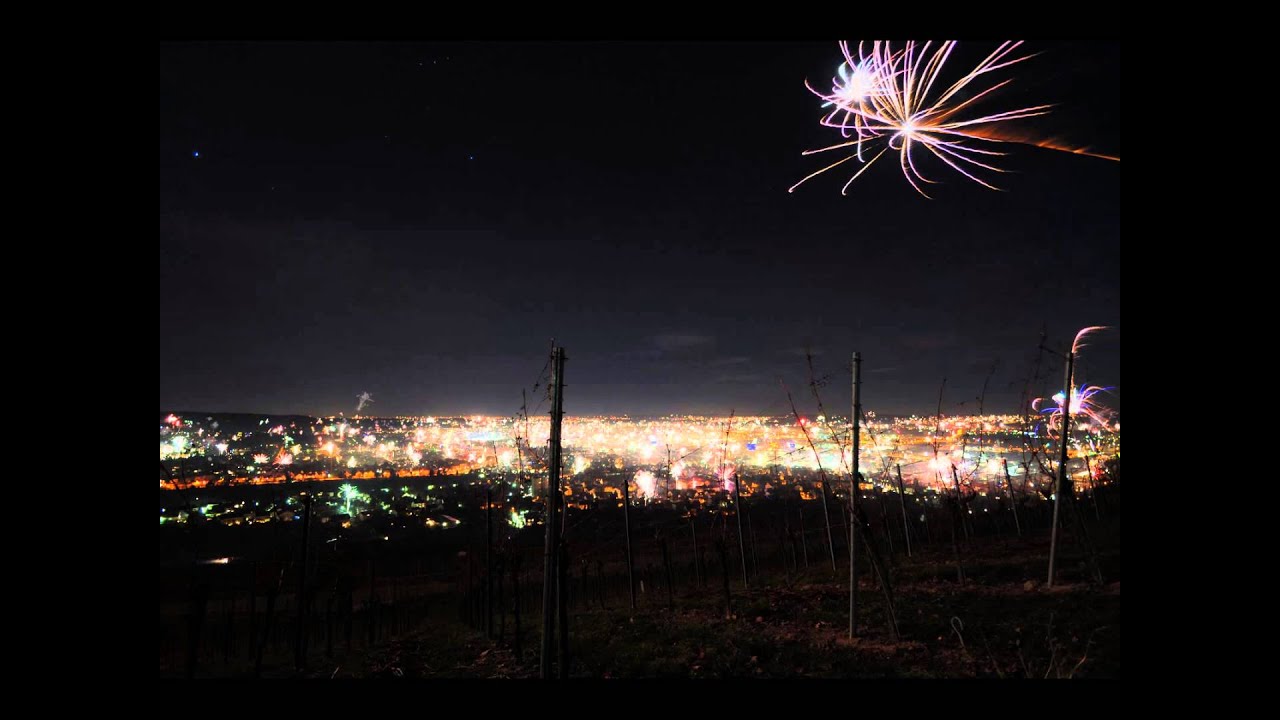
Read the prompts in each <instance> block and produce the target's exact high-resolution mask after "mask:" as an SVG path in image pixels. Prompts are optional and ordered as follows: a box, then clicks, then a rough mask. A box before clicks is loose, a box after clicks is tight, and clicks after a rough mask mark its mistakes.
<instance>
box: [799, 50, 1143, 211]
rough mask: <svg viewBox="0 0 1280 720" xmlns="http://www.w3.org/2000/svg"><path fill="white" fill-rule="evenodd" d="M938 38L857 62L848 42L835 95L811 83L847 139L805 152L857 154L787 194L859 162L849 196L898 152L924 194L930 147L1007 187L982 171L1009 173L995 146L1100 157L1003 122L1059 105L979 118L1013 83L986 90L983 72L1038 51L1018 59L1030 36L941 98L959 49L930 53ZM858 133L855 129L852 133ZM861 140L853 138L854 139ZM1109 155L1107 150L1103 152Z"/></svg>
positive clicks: (956, 165) (829, 119)
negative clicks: (990, 98)
mask: <svg viewBox="0 0 1280 720" xmlns="http://www.w3.org/2000/svg"><path fill="white" fill-rule="evenodd" d="M931 45H933V41H929V42H926V43H924V44H923V45H917V43H915V42H914V41H911V42H907V43H906V45H905V47H904V48H902V49H900V50H896V51H895V50H893V49H892V47H891V46H890V43H889V42H881V41H876V42H874V43H872V46H871V52H870V54H869V55H868V54H866V53H865V52H864V45H863V44H861V43H860V44H859V45H858V53H857V59H855V58H854V56H853V54H852V53H851V52H850V51H849V46H848V44H847V43H841V45H840V49H841V51H842V53H843V54H844V57H845V59H844V62H843V63H841V64H840V65H839V67H838V68H837V77H835V78H832V89H831V91H830V92H825V93H824V92H820V91H818V90H816V89H814V88H813V86H811V85H809V83H808V82H807V81H806V82H805V86H806V87H807V88H809V90H810V92H813V93H814V94H815V95H817V96H818V97H820V98H822V100H823V107H824V108H827V107H830V108H832V109H831V111H830V112H828V113H827V114H826V115H825V116H824V117H823V119H822V121H821V124H822V125H823V126H825V127H832V128H837V129H839V130H840V132H841V135H842V136H843V137H845V138H846V142H843V143H838V144H836V145H830V146H827V147H824V148H818V149H816V150H807V151H805V152H804V154H805V155H813V154H816V153H821V152H827V151H830V150H847V149H848V148H851V147H852V148H853V151H852V152H851V153H850V154H849V155H847V156H846V157H844V158H841V159H840V160H837V161H835V162H834V163H831V164H830V165H827V166H826V167H824V168H822V169H820V170H818V171H816V172H814V173H811V174H809V175H807V176H805V177H804V178H803V179H802V180H800V182H798V183H796V184H795V185H792V186H791V187H790V188H789V189H788V190H787V192H794V191H795V189H796V188H798V187H800V185H802V184H803V183H804V182H806V181H807V180H809V179H811V178H814V177H816V176H818V175H821V174H822V173H824V172H826V171H828V170H831V169H832V168H835V167H836V166H838V165H841V164H843V163H846V162H848V161H849V160H853V159H855V158H856V159H857V160H858V161H859V162H862V163H864V164H863V166H862V167H861V168H860V169H859V170H858V171H857V172H856V173H854V174H853V176H852V177H850V178H849V181H848V182H846V183H845V185H844V187H843V188H842V189H841V191H840V192H841V194H842V195H844V194H848V190H849V186H850V185H852V184H853V181H854V180H856V179H857V178H858V176H860V175H861V174H862V173H863V172H865V171H866V170H867V168H869V167H871V166H872V165H873V164H874V163H875V161H876V160H879V159H880V157H881V156H882V155H884V154H885V153H886V152H888V151H890V150H892V151H894V152H895V153H897V155H898V164H899V166H900V167H901V169H902V174H903V175H904V176H905V177H906V178H907V182H909V183H911V186H912V187H913V188H915V190H916V192H918V193H920V194H921V195H923V196H924V197H926V198H927V197H929V195H928V194H927V193H926V192H925V191H924V189H923V188H922V187H921V184H933V183H936V182H937V181H936V180H930V179H929V178H926V177H925V176H924V175H923V174H921V172H920V170H919V168H918V167H917V165H916V156H915V155H913V152H912V151H913V150H919V149H920V148H923V149H924V150H926V151H928V152H929V153H930V154H932V155H933V156H934V157H936V158H938V159H939V160H941V161H942V162H944V163H946V164H947V165H948V166H950V167H951V168H952V169H953V170H955V171H956V172H958V173H960V174H961V175H964V176H965V177H967V178H969V179H970V180H972V181H974V182H976V183H978V184H979V185H982V186H984V187H988V188H991V189H992V190H999V189H1000V188H998V187H996V186H995V185H992V184H991V183H990V182H988V181H986V180H984V179H982V178H981V177H979V176H978V175H976V174H975V173H976V172H978V169H979V168H981V169H983V170H989V171H992V172H1005V171H1004V170H1002V169H1000V168H998V167H996V166H994V165H991V164H990V163H991V162H993V161H994V160H993V158H995V157H998V156H1002V155H1005V154H1006V153H1003V152H998V151H996V150H993V149H989V148H990V146H991V145H994V144H998V143H1008V142H1016V143H1022V144H1029V145H1036V146H1038V147H1046V148H1050V149H1054V150H1063V151H1065V152H1073V153H1078V154H1087V155H1093V153H1088V152H1085V151H1084V150H1080V149H1071V148H1066V147H1065V146H1060V145H1057V144H1054V143H1050V142H1034V141H1031V140H1026V139H1018V138H1015V137H1013V136H1012V135H1007V134H1005V135H1002V134H1001V132H1002V131H1001V129H1000V128H999V126H1000V124H1001V123H1005V122H1007V121H1009V120H1018V119H1022V118H1029V117H1035V116H1038V115H1044V114H1046V113H1048V112H1049V109H1050V108H1051V107H1053V106H1052V105H1034V106H1029V107H1023V108H1019V109H1016V110H1007V111H1004V112H997V113H991V114H988V115H980V116H976V117H973V116H971V114H970V113H971V107H970V106H972V105H973V104H974V103H976V102H977V101H978V100H980V99H981V98H983V97H984V96H986V95H988V94H989V93H991V92H993V91H995V90H998V89H999V88H1002V87H1004V86H1006V85H1008V84H1009V83H1011V82H1012V80H1011V79H1006V80H1003V81H1000V82H998V83H995V84H993V85H990V86H989V87H986V88H985V89H984V88H981V83H979V82H978V80H979V78H981V77H982V76H984V75H986V74H988V73H991V72H995V71H997V70H1000V69H1003V68H1007V67H1009V66H1011V65H1015V64H1017V63H1020V62H1022V61H1024V60H1027V59H1029V58H1031V57H1034V55H1023V56H1020V57H1012V58H1011V57H1010V55H1012V54H1013V52H1014V50H1016V49H1017V48H1018V47H1019V46H1020V45H1022V41H1017V42H1014V41H1005V42H1003V43H1001V44H1000V46H999V47H998V48H996V50H995V51H994V52H992V53H991V54H990V55H988V56H987V57H986V59H984V60H983V61H982V62H980V63H978V65H977V66H976V67H975V68H974V69H973V70H970V71H969V72H968V73H966V74H965V75H963V76H962V77H961V78H960V79H959V80H957V81H956V82H955V83H953V84H952V85H950V86H948V87H947V88H946V90H942V91H941V92H939V93H937V94H936V95H932V96H931V93H932V92H933V91H934V90H935V88H939V89H940V88H942V87H943V83H939V82H938V79H939V76H940V74H941V72H942V68H943V65H944V64H945V63H946V61H947V58H948V57H949V56H950V55H951V52H952V50H953V49H954V48H955V46H956V41H954V40H948V41H945V42H942V43H941V44H940V45H939V46H938V47H937V49H936V50H934V51H933V53H932V54H930V52H929V48H930V46H931ZM851 133H852V134H851ZM850 137H853V139H852V140H849V139H848V138H850ZM871 141H883V143H882V144H883V147H881V149H880V151H879V152H877V153H876V154H875V155H874V156H872V158H871V159H870V160H865V159H864V158H863V144H864V143H866V142H871ZM1095 156H1096V157H1106V158H1108V159H1113V160H1119V158H1109V157H1108V156H1105V155H1095Z"/></svg>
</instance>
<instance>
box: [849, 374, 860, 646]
mask: <svg viewBox="0 0 1280 720" xmlns="http://www.w3.org/2000/svg"><path fill="white" fill-rule="evenodd" d="M861 429H862V353H860V352H855V353H854V354H853V428H852V431H853V459H852V462H851V463H850V468H851V470H850V472H849V491H850V495H849V502H850V503H851V505H850V506H849V509H850V512H849V515H850V517H849V637H850V638H852V637H853V633H854V630H855V628H856V627H857V625H858V561H857V557H858V531H857V529H856V527H855V526H856V525H857V523H858V451H859V450H860V441H861V438H860V437H859V435H860V434H861V432H860V431H861Z"/></svg>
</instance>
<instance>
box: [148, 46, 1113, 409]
mask: <svg viewBox="0 0 1280 720" xmlns="http://www.w3.org/2000/svg"><path fill="white" fill-rule="evenodd" d="M995 45H996V43H986V42H972V43H966V42H963V41H962V42H961V43H960V46H959V49H958V51H957V53H956V54H954V55H953V57H952V59H950V60H949V61H948V63H947V67H948V68H950V69H951V70H952V71H953V72H954V71H959V70H963V69H968V67H966V66H972V65H973V64H974V63H976V61H978V60H980V59H981V58H982V57H983V56H985V55H986V53H988V52H990V51H991V50H992V49H994V47H995ZM1026 49H1027V50H1028V51H1032V52H1036V51H1038V52H1041V53H1042V54H1041V55H1039V56H1037V57H1035V58H1033V59H1032V60H1029V61H1027V62H1025V63H1022V64H1020V65H1018V66H1016V67H1014V68H1010V69H1008V70H1005V71H1001V72H1000V73H997V74H996V79H997V80H999V79H1004V78H1006V77H1014V78H1016V79H1015V81H1014V83H1013V84H1012V85H1011V86H1010V87H1008V88H1006V89H1004V90H1002V91H1001V92H1000V93H999V94H996V95H993V96H991V98H989V102H984V104H983V105H982V106H981V107H982V108H983V109H988V110H991V111H999V110H1005V109H1013V108H1016V107H1021V106H1024V105H1030V104H1039V103H1045V102H1054V103H1059V107H1058V108H1056V109H1055V111H1054V112H1053V113H1052V114H1051V115H1050V116H1047V117H1043V118H1036V119H1034V120H1028V121H1024V124H1023V125H1020V126H1019V128H1020V129H1023V130H1025V131H1027V132H1028V133H1030V134H1034V135H1036V136H1038V137H1042V138H1046V139H1047V138H1062V139H1063V140H1064V141H1066V142H1069V143H1073V144H1075V145H1090V146H1092V147H1093V148H1094V149H1095V150H1097V151H1099V152H1103V153H1107V154H1111V155H1121V156H1122V148H1121V147H1120V137H1119V130H1118V110H1117V109H1116V108H1117V107H1118V98H1117V96H1118V92H1119V90H1118V87H1119V85H1120V83H1118V82H1114V79H1115V78H1116V77H1118V76H1119V74H1120V51H1119V47H1118V46H1116V45H1107V44H1099V43H1083V44H1069V43H1063V42H1054V43H1044V42H1042V43H1028V45H1027V46H1026ZM841 59H842V56H841V55H840V51H839V48H838V47H837V44H836V42H835V41H834V40H833V41H831V42H810V43H785V44H784V43H747V42H741V43H725V42H720V43H694V42H681V43H656V44H648V43H635V42H626V43H622V42H618V43H584V42H579V43H554V44H552V43H452V44H440V43H412V44H411V43H377V44H354V43H340V44H337V43H288V44H207V43H197V44H167V45H162V46H161V48H160V406H161V409H162V410H186V411H227V412H263V413H277V414H278V413H300V414H317V415H319V414H336V413H338V412H346V413H347V414H351V413H352V412H353V411H354V409H355V406H356V403H357V396H358V395H359V394H360V393H361V392H364V391H367V392H369V393H371V394H372V396H373V399H374V403H373V405H371V406H370V407H369V409H368V410H367V411H366V412H372V413H375V414H384V415H392V414H436V415H449V414H464V413H465V414H471V413H486V414H501V415H509V414H512V413H514V412H515V411H516V410H518V409H519V407H520V390H521V388H522V387H523V388H527V387H530V386H532V384H533V382H534V381H535V380H536V379H537V377H538V373H539V371H540V370H541V369H542V368H543V366H544V365H545V362H546V355H547V352H548V350H549V348H550V344H551V339H552V338H554V339H555V340H556V342H557V343H558V344H561V345H563V346H565V348H566V354H567V357H568V362H567V368H566V383H567V385H568V389H567V391H566V396H565V411H566V414H567V415H569V416H572V415H585V414H600V413H611V414H623V413H626V414H632V415H647V414H666V413H677V412H698V413H714V414H724V415H727V414H728V413H729V412H730V410H734V411H736V412H737V413H738V414H739V415H742V414H757V413H767V414H785V413H786V412H787V411H788V410H789V407H788V405H787V401H786V396H785V394H784V393H783V391H782V389H781V387H780V385H779V383H778V378H779V377H780V376H781V377H783V378H784V379H785V380H786V382H787V384H788V385H789V386H790V387H791V390H792V392H793V394H795V395H796V396H797V397H798V398H800V397H805V396H806V393H807V389H806V388H805V387H804V385H805V382H806V374H807V371H806V365H805V357H804V354H805V348H806V347H810V348H812V350H813V352H814V354H815V363H816V366H817V371H818V374H819V375H821V376H829V380H830V383H831V385H830V387H828V388H827V389H826V390H825V391H824V393H825V394H824V400H825V401H826V402H827V403H828V404H829V405H830V406H833V407H834V408H840V409H841V410H842V411H843V412H847V408H848V403H849V390H848V377H849V375H848V367H849V354H850V353H851V352H852V351H853V350H860V351H861V352H862V354H863V358H864V362H863V380H864V392H863V398H864V403H865V405H866V407H867V409H870V410H875V411H878V412H880V413H886V414H888V413H895V414H896V413H902V414H905V413H918V414H932V413H933V412H934V411H935V409H936V405H937V402H938V390H939V385H940V383H941V382H942V379H943V377H946V378H947V381H946V398H945V404H944V410H945V411H947V412H967V411H973V412H976V411H977V398H978V395H979V393H980V391H981V389H982V385H983V382H984V378H986V377H987V375H988V373H989V372H990V371H991V368H992V366H993V364H994V363H997V361H998V365H997V366H996V372H995V375H994V376H993V377H992V379H991V382H990V386H989V388H988V390H987V396H986V409H987V410H988V411H993V410H994V411H1000V412H1014V411H1016V410H1017V409H1018V404H1019V399H1020V397H1021V395H1022V392H1023V382H1024V380H1025V378H1026V377H1027V375H1028V373H1029V372H1030V369H1031V363H1032V361H1033V360H1034V359H1035V356H1036V353H1037V350H1036V348H1037V345H1038V344H1039V341H1040V334H1041V332H1042V330H1043V331H1047V333H1048V342H1049V343H1050V344H1055V345H1058V346H1064V345H1066V344H1068V343H1069V342H1070V339H1071V337H1072V336H1073V335H1074V333H1075V331H1076V330H1078V329H1079V328H1081V327H1084V326H1087V325H1110V326H1113V327H1114V329H1113V330H1110V331H1107V332H1104V333H1102V334H1100V335H1098V336H1097V338H1096V340H1095V341H1094V342H1093V344H1092V345H1091V346H1090V347H1089V348H1088V349H1086V350H1085V352H1084V358H1083V360H1082V364H1081V367H1082V372H1078V373H1077V380H1078V381H1079V382H1087V383H1089V384H1095V385H1103V386H1116V387H1117V388H1118V387H1119V386H1120V384H1121V383H1120V374H1119V366H1120V363H1119V356H1120V338H1121V333H1120V329H1119V326H1120V164H1119V163H1116V162H1111V161H1107V160H1101V159H1096V158H1090V157H1084V156H1080V155H1073V154H1068V153H1061V152H1055V151H1051V150H1045V149H1040V148H1035V147H1031V146H1027V145H1021V144H1010V145H1007V146H1004V147H1003V148H1001V149H1005V150H1008V151H1009V152H1010V153H1011V154H1010V155H1009V156H1008V157H1005V158H1003V159H1000V160H999V164H1000V166H1001V167H1004V168H1007V169H1009V170H1010V171H1011V172H1008V173H1004V174H999V175H995V174H992V173H987V174H985V175H984V177H988V178H991V179H992V180H994V182H995V184H997V185H999V186H1001V187H1002V188H1004V189H1005V192H994V191H991V190H988V189H986V188H983V187H980V186H978V185H976V184H974V183H972V182H970V181H968V180H966V179H964V178H963V177H961V176H960V175H958V174H957V173H955V172H954V171H952V170H950V169H949V168H947V167H945V166H942V165H941V164H940V163H937V162H934V163H932V164H929V163H925V164H924V165H923V166H922V170H924V172H925V174H926V176H927V177H930V178H931V179H936V180H940V181H941V183H940V184H938V185H932V186H929V188H928V192H929V193H930V195H932V196H933V199H932V200H927V199H925V198H923V197H921V196H920V195H918V194H917V193H916V192H915V191H914V190H913V189H912V188H911V186H910V185H909V184H908V183H907V181H906V179H905V178H904V177H903V175H902V173H901V171H900V170H899V169H898V167H897V164H896V161H892V160H891V159H890V158H889V157H888V156H886V158H884V159H882V160H881V161H880V162H878V163H877V164H876V165H875V166H873V167H872V168H871V169H870V170H868V171H867V172H866V173H864V174H863V175H862V176H861V177H860V178H859V179H858V180H857V181H856V182H854V184H853V185H852V186H851V187H850V189H849V194H848V195H847V196H841V194H840V189H841V187H842V186H843V185H844V182H845V180H847V179H848V177H849V174H850V173H849V172H845V171H844V169H843V168H844V167H853V165H852V163H850V164H846V166H842V167H841V168H837V169H836V170H834V171H832V172H831V173H828V174H826V175H823V176H820V177H818V178H815V179H813V180H811V181H809V182H807V183H805V184H804V185H803V186H801V187H800V188H799V189H798V190H797V191H796V192H795V193H793V194H788V193H787V188H788V187H790V186H791V185H793V184H794V183H795V182H797V181H798V180H800V179H801V178H802V177H804V176H805V175H807V174H809V173H810V172H813V171H814V170H817V169H818V168H820V167H822V166H824V165H826V164H828V163H830V162H833V161H834V160H836V159H838V158H839V157H840V156H839V155H837V154H836V153H823V154H819V155H816V156H808V157H805V156H802V155H801V152H802V151H804V150H807V149H811V148H817V147H822V146H825V145H828V144H833V143H835V142H839V140H840V137H839V133H838V131H836V130H832V129H829V128H823V127H821V126H820V125H819V124H818V120H819V118H820V116H821V114H822V110H821V108H820V107H819V106H820V104H821V101H820V100H818V99H817V98H816V97H814V96H813V95H812V94H810V93H809V92H808V91H807V90H806V89H805V87H804V80H805V79H806V78H808V79H809V81H810V82H811V83H812V84H813V85H814V86H815V87H819V88H823V89H825V88H829V86H830V78H831V76H832V75H833V74H834V71H835V68H836V66H837V64H839V62H840V60H841ZM855 169H856V168H855ZM1045 363H1046V364H1045V366H1044V367H1043V368H1042V369H1048V368H1049V367H1058V363H1054V362H1051V361H1050V359H1049V358H1047V357H1046V359H1045ZM1060 376H1061V373H1060V371H1059V372H1057V373H1055V375H1054V377H1055V378H1057V379H1055V380H1054V381H1053V382H1052V383H1048V384H1043V385H1042V386H1041V387H1040V389H1041V390H1042V391H1043V390H1048V391H1049V392H1053V391H1055V390H1057V389H1060V383H1061V379H1060ZM1050 386H1052V387H1050ZM806 399H807V398H806ZM1108 402H1109V403H1110V404H1111V405H1112V406H1114V407H1118V406H1119V398H1118V389H1117V394H1116V395H1115V396H1113V397H1111V398H1110V400H1109V401H1108ZM961 403H963V404H961ZM811 406H812V403H811V402H806V403H805V404H804V405H802V407H804V408H806V409H808V408H810V407H811Z"/></svg>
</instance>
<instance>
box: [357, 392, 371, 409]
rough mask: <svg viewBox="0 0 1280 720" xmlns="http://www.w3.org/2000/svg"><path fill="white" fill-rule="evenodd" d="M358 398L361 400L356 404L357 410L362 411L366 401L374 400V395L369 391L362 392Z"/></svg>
mask: <svg viewBox="0 0 1280 720" xmlns="http://www.w3.org/2000/svg"><path fill="white" fill-rule="evenodd" d="M357 399H358V400H359V401H360V404H358V405H356V412H360V411H361V410H363V409H364V406H365V403H371V402H373V396H372V395H370V394H369V393H367V392H362V393H360V397H359V398H357Z"/></svg>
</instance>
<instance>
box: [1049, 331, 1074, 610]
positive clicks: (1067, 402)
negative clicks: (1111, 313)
mask: <svg viewBox="0 0 1280 720" xmlns="http://www.w3.org/2000/svg"><path fill="white" fill-rule="evenodd" d="M1075 364H1076V354H1075V353H1073V352H1070V353H1067V378H1066V385H1067V389H1066V391H1065V392H1066V396H1065V397H1064V398H1063V401H1062V438H1061V445H1062V452H1061V454H1059V456H1058V477H1057V482H1056V484H1057V488H1056V489H1055V490H1054V493H1053V527H1052V528H1051V529H1050V531H1049V582H1048V586H1049V587H1053V570H1054V563H1055V561H1056V560H1057V558H1058V508H1059V507H1060V506H1061V505H1062V492H1063V489H1064V488H1066V487H1067V445H1068V443H1069V442H1070V440H1071V384H1072V383H1073V382H1075V378H1073V377H1072V376H1071V375H1072V372H1073V371H1074V370H1075Z"/></svg>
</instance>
